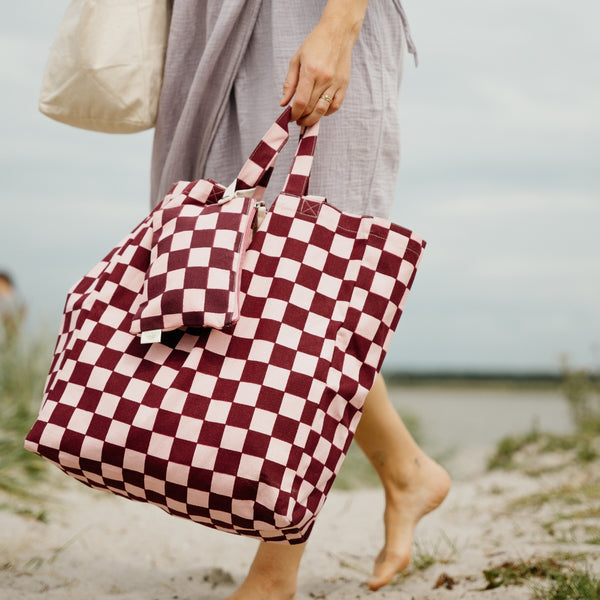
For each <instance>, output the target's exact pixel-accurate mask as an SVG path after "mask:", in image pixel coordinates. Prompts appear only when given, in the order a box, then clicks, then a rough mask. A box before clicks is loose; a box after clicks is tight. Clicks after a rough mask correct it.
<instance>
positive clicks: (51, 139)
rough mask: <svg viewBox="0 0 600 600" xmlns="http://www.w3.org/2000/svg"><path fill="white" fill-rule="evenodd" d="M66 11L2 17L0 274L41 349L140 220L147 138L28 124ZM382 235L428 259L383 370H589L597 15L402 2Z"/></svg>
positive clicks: (595, 323) (464, 1)
mask: <svg viewBox="0 0 600 600" xmlns="http://www.w3.org/2000/svg"><path fill="white" fill-rule="evenodd" d="M66 5H67V1H66V0H53V1H52V2H48V1H47V0H19V2H14V1H11V2H9V1H8V0H0V7H1V14H2V15H3V19H2V21H1V22H0V89H1V90H2V93H1V94H0V115H1V117H0V118H1V121H0V181H1V186H0V209H1V210H0V269H5V270H8V271H9V272H10V273H11V274H12V275H13V276H14V278H15V281H16V283H17V287H18V290H19V293H20V295H21V296H22V297H23V299H24V300H25V302H26V303H27V306H28V312H29V326H30V327H32V328H34V329H43V330H45V331H48V332H50V335H54V331H55V330H56V328H57V326H58V321H59V318H60V315H61V312H62V306H63V304H64V300H65V294H66V290H67V289H68V288H69V287H70V286H71V284H72V283H74V282H75V281H76V280H77V279H78V278H79V277H80V276H82V275H83V274H84V273H85V272H87V271H88V270H89V269H90V268H91V267H92V266H93V265H94V264H95V263H97V262H98V261H99V260H100V259H101V258H102V257H103V256H104V255H105V254H106V253H107V252H108V250H110V248H112V247H113V246H114V245H115V244H116V243H117V242H118V241H119V240H120V239H121V238H122V237H123V236H124V235H125V234H126V233H127V232H129V231H130V230H131V229H132V228H133V227H134V226H135V225H136V224H137V223H138V222H139V221H140V220H141V219H142V218H143V217H144V216H145V214H146V213H147V211H148V195H149V183H148V180H149V163H150V152H151V145H152V132H151V131H148V132H143V133H139V134H134V135H109V134H99V133H93V132H87V131H83V130H77V129H74V128H71V127H68V126H65V125H62V124H60V123H56V122H54V121H52V120H50V119H48V118H47V117H44V116H42V115H41V114H39V112H38V111H37V97H38V93H39V87H40V82H41V77H42V73H43V68H44V64H45V61H46V57H47V55H48V50H49V46H50V44H51V42H52V38H53V36H54V34H55V32H56V28H57V26H58V23H59V22H60V19H61V17H62V13H63V11H64V9H65V8H66ZM404 6H405V9H406V12H407V14H408V19H409V21H410V24H411V28H412V32H413V37H414V41H415V43H416V45H417V48H418V51H419V67H418V68H415V67H414V65H413V63H412V60H410V59H407V60H406V62H405V77H404V81H403V87H402V93H401V100H400V106H399V112H400V118H401V127H402V167H401V171H400V175H399V180H398V187H397V194H396V199H395V203H394V207H393V210H392V214H391V220H393V221H395V222H397V223H399V224H401V225H403V226H405V227H409V228H410V229H413V230H415V231H418V232H419V233H420V234H421V235H422V236H423V237H424V238H425V239H426V240H427V242H428V246H427V249H426V252H425V256H424V258H423V261H422V263H421V267H420V271H419V273H418V276H417V279H416V281H415V284H414V288H413V290H412V291H411V295H410V297H409V300H408V303H407V305H406V309H405V313H404V315H403V316H402V319H401V321H400V325H399V327H398V330H397V333H396V335H395V337H394V340H393V342H392V345H391V348H390V351H389V353H388V357H387V359H386V362H385V365H384V367H385V368H386V369H387V370H409V371H410V370H419V371H436V370H447V371H456V370H459V371H513V372H527V371H531V370H536V371H547V372H553V371H556V370H557V369H558V368H559V366H560V361H561V357H563V356H567V357H568V360H569V362H570V364H571V365H572V366H573V367H586V368H600V301H599V298H600V164H599V163H600V74H599V73H600V71H599V69H598V64H600V36H598V34H597V23H598V22H600V4H599V3H597V2H596V1H595V0H579V1H578V2H576V3H566V2H558V1H556V0H527V1H526V2H523V1H522V0H521V1H520V2H517V1H516V0H503V1H502V2H499V1H497V0H484V1H482V0H454V1H452V2H448V0H431V1H430V2H426V1H424V0H420V1H417V0H405V2H404Z"/></svg>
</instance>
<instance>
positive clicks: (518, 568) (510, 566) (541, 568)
mask: <svg viewBox="0 0 600 600" xmlns="http://www.w3.org/2000/svg"><path fill="white" fill-rule="evenodd" d="M560 568H561V566H560V564H559V563H558V562H557V561H556V560H554V559H553V558H544V559H541V560H538V561H521V562H513V561H506V562H504V563H502V564H501V565H498V566H496V567H492V568H491V569H486V570H484V571H483V576H484V577H485V580H486V581H487V585H486V587H485V589H486V590H492V589H495V588H497V587H500V586H503V585H522V584H523V583H524V582H525V581H526V580H528V579H530V578H531V577H553V576H554V575H555V574H558V573H560Z"/></svg>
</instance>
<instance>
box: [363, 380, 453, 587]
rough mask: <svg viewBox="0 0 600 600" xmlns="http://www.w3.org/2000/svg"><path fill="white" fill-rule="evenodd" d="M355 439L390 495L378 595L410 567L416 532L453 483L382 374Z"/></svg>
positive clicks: (375, 581)
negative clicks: (408, 422)
mask: <svg viewBox="0 0 600 600" xmlns="http://www.w3.org/2000/svg"><path fill="white" fill-rule="evenodd" d="M355 439H356V441H357V442H358V444H359V446H360V447H361V449H362V450H363V452H364V453H365V454H366V456H367V458H368V459H369V460H370V461H371V463H372V464H373V466H374V467H375V470H376V471H377V474H378V475H379V477H380V479H381V482H382V484H383V488H384V490H385V499H386V507H385V513H384V522H385V545H384V547H383V549H382V550H381V552H380V553H379V556H378V557H377V559H376V560H375V567H374V569H373V575H372V576H371V578H370V579H369V581H368V584H369V587H370V588H371V589H372V590H376V589H379V588H380V587H382V586H384V585H386V584H387V583H389V582H390V581H391V580H392V578H393V577H394V575H395V574H396V573H399V572H400V571H402V570H403V569H405V568H406V567H407V566H408V564H409V563H410V557H411V547H412V541H413V535H414V530H415V527H416V526H417V523H418V522H419V520H420V519H421V518H422V517H423V516H424V515H426V514H427V513H429V512H431V511H432V510H433V509H434V508H437V506H439V505H440V504H441V502H442V500H443V499H444V498H445V497H446V495H447V493H448V490H449V489H450V478H449V477H448V474H447V473H446V471H445V470H444V469H443V468H442V467H441V466H440V465H438V464H437V463H436V462H435V461H433V460H432V459H431V458H429V457H428V456H427V455H426V454H425V453H424V452H423V451H422V450H421V448H419V446H418V445H417V443H416V442H415V441H414V439H413V438H412V436H411V435H410V433H409V432H408V430H407V429H406V427H405V425H404V423H403V422H402V420H401V419H400V417H399V416H398V413H397V412H396V410H395V408H394V407H393V405H392V404H391V402H390V400H389V396H388V393H387V389H386V387H385V382H384V380H383V377H381V375H380V376H378V378H377V379H376V381H375V385H374V386H373V389H372V390H371V391H370V392H369V395H368V396H367V400H366V402H365V406H364V410H363V416H362V418H361V421H360V423H359V426H358V429H357V431H356V436H355Z"/></svg>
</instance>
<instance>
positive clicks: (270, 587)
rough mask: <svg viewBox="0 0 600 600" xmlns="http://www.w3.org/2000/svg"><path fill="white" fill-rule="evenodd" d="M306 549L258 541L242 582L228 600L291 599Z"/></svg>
mask: <svg viewBox="0 0 600 600" xmlns="http://www.w3.org/2000/svg"><path fill="white" fill-rule="evenodd" d="M305 546H306V544H295V545H293V546H291V545H288V544H273V543H268V542H261V544H260V546H259V547H258V552H257V553H256V556H255V557H254V562H253V563H252V565H251V567H250V571H249V572H248V575H247V576H246V579H245V580H244V583H242V585H241V586H240V587H239V588H238V589H237V590H236V591H235V592H234V593H233V594H232V595H231V596H229V597H228V598H227V600H294V599H295V598H296V582H297V579H298V569H299V568H300V560H301V559H302V554H303V552H304V548H305Z"/></svg>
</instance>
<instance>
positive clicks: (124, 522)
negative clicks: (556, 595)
mask: <svg viewBox="0 0 600 600" xmlns="http://www.w3.org/2000/svg"><path fill="white" fill-rule="evenodd" d="M482 458H483V457H482V456H481V455H479V457H474V454H473V452H472V451H471V452H469V454H468V456H463V457H462V459H461V457H455V462H456V461H458V462H461V461H462V463H463V472H465V473H469V472H470V474H469V475H468V477H467V479H465V480H462V481H458V482H455V484H454V486H453V489H452V491H451V493H450V495H449V497H448V499H447V500H446V502H445V503H444V505H443V506H442V507H441V508H440V509H439V510H438V511H437V512H436V513H435V514H432V515H429V516H428V517H426V518H425V519H424V520H423V521H422V523H421V525H420V526H419V530H418V532H417V552H416V554H417V555H420V556H422V555H424V554H432V555H433V557H434V558H435V561H436V562H435V563H434V564H433V565H431V566H430V567H429V568H427V569H425V570H416V569H415V568H414V567H411V568H409V571H408V573H407V574H406V575H405V576H403V577H401V578H398V580H397V581H396V582H394V584H393V585H391V586H389V587H388V588H386V589H384V590H381V591H379V592H377V593H372V592H369V591H368V589H367V588H366V586H365V584H364V581H365V579H366V577H367V574H368V572H369V569H370V567H371V562H372V560H373V557H374V556H375V555H376V553H377V551H378V549H379V540H380V539H381V535H382V530H381V524H380V515H381V511H382V496H381V493H380V492H379V490H372V489H368V490H358V491H351V492H341V491H338V492H335V493H333V494H332V495H331V497H330V498H329V499H328V502H327V504H326V506H325V508H324V510H323V512H322V514H321V517H320V520H319V522H318V523H317V526H316V528H315V531H314V533H313V536H312V538H311V542H310V544H309V547H308V549H307V552H306V555H305V559H304V562H303V566H302V570H301V574H300V581H299V599H302V600H307V599H310V598H313V599H315V598H316V599H318V598H327V599H331V600H337V599H342V598H343V599H346V598H348V599H361V598H397V599H399V600H412V599H413V598H414V599H415V600H416V599H419V600H438V599H444V600H447V599H459V598H460V599H475V598H479V599H481V600H496V599H500V598H502V599H503V600H504V599H514V600H520V599H523V600H525V599H527V598H531V590H530V588H529V587H528V586H527V585H525V586H521V587H517V586H511V587H506V586H503V587H500V588H497V589H495V590H489V591H486V592H482V591H481V590H482V588H484V587H485V584H486V582H485V579H484V577H483V573H482V571H483V569H486V568H489V567H491V566H494V565H498V564H501V563H502V562H504V561H509V560H510V561H519V560H527V559H529V558H530V557H544V556H550V555H553V554H556V552H557V551H561V552H566V551H571V552H573V551H585V552H587V553H588V554H589V557H590V561H591V564H592V565H593V566H594V568H595V570H596V572H600V561H599V559H598V551H599V550H600V546H590V545H583V546H582V545H581V544H579V543H575V541H574V540H573V542H574V543H570V544H569V543H558V542H557V541H556V536H552V535H550V534H549V533H548V532H547V530H545V529H544V528H543V527H542V525H543V523H544V522H546V521H547V520H548V519H551V518H552V517H553V515H556V514H557V511H559V510H562V506H561V505H558V504H556V503H554V504H553V503H551V502H550V503H548V505H545V506H543V507H542V508H541V510H540V509H539V508H524V509H519V510H515V509H509V503H510V501H511V500H513V499H515V498H519V497H523V496H526V495H528V494H532V493H534V492H539V491H542V490H551V489H554V488H557V487H559V486H562V485H565V484H566V483H569V484H571V485H577V484H578V483H581V482H585V481H592V480H595V481H598V480H599V479H598V477H599V475H600V472H599V469H598V465H597V464H592V465H591V466H588V467H587V468H586V469H581V468H579V467H570V468H565V469H561V470H559V471H557V472H553V473H549V474H546V475H543V476H541V477H536V478H532V477H528V476H525V475H523V474H519V473H517V472H510V473H506V472H493V473H485V472H483V471H482V469H481V468H478V467H477V464H478V465H479V467H481V460H482ZM56 475H57V478H58V481H59V482H60V486H59V489H58V490H55V498H56V500H55V501H54V502H52V503H50V504H48V514H49V522H48V523H47V524H45V523H41V522H38V521H35V520H33V519H31V518H25V517H22V516H19V515H16V514H14V513H12V512H10V511H7V510H3V511H0V532H1V545H0V598H2V600H4V599H6V600H9V599H10V600H41V599H44V600H81V599H83V598H92V599H94V600H104V599H108V598H119V599H122V600H169V599H173V600H175V599H177V600H217V599H219V598H224V597H225V596H227V594H228V593H230V592H231V591H232V590H233V589H234V586H235V582H240V581H241V580H242V578H243V576H244V573H245V571H246V570H247V568H248V566H249V563H250V560H251V558H252V554H253V551H254V547H255V542H254V541H252V540H247V539H243V538H239V537H237V536H232V535H227V534H222V533H218V532H214V531H212V530H210V529H207V528H205V527H202V526H199V525H196V524H193V523H188V522H187V521H185V520H182V519H175V518H172V517H170V516H168V515H167V514H165V513H163V512H162V511H161V510H159V509H157V508H155V507H152V506H148V505H142V504H137V503H133V502H129V501H126V500H123V499H121V498H117V497H113V496H111V495H109V494H106V493H103V492H97V491H94V490H89V489H87V488H86V487H85V486H82V485H80V484H78V483H77V482H75V481H71V480H69V479H67V478H66V477H64V476H62V475H61V474H60V473H58V472H57V474H56ZM442 573H446V574H448V575H450V576H451V578H452V579H453V580H454V581H455V585H454V586H453V589H452V590H449V589H446V588H444V587H442V588H438V589H433V588H434V585H435V583H436V581H437V580H438V578H439V576H440V575H441V574H442Z"/></svg>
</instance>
